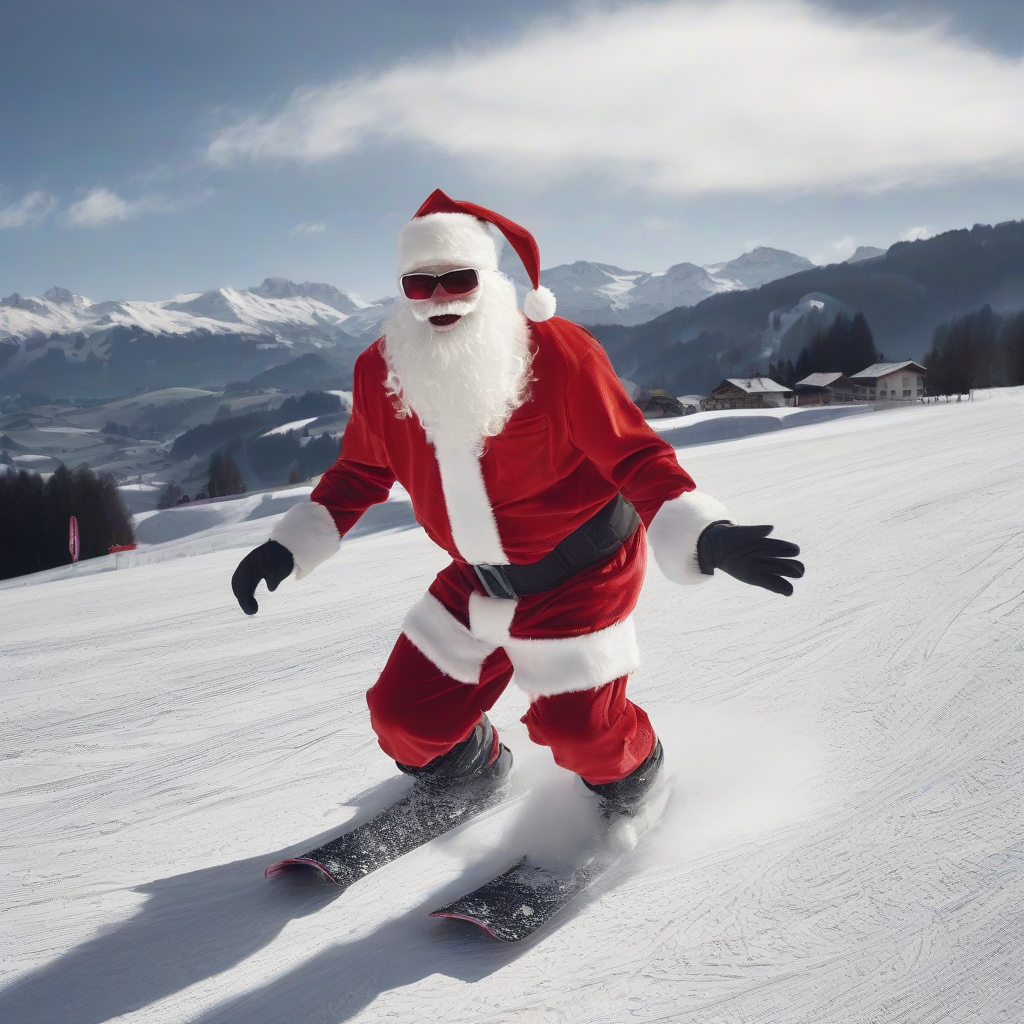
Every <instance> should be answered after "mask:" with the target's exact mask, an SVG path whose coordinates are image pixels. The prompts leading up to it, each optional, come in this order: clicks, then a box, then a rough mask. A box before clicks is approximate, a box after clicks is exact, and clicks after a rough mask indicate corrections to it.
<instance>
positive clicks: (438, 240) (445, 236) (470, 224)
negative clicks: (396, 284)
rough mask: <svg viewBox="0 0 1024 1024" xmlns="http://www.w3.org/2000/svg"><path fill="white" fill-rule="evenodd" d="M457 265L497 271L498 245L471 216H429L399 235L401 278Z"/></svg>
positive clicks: (480, 221) (414, 219)
mask: <svg viewBox="0 0 1024 1024" xmlns="http://www.w3.org/2000/svg"><path fill="white" fill-rule="evenodd" d="M443 264H454V265H455V266H457V267H472V268H474V269H475V270H497V269H498V246H497V243H496V242H495V239H494V235H493V234H491V229H490V228H489V227H488V226H487V224H486V223H485V222H484V221H482V220H480V219H479V218H478V217H473V216H471V215H470V214H468V213H428V214H427V215H426V216H425V217H414V218H413V219H412V220H410V221H409V222H408V223H406V224H403V225H402V230H401V231H399V232H398V275H399V277H401V276H402V275H403V274H409V273H412V271H414V270H422V269H423V268H425V267H434V266H439V265H443Z"/></svg>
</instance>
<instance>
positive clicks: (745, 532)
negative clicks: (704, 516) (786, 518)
mask: <svg viewBox="0 0 1024 1024" xmlns="http://www.w3.org/2000/svg"><path fill="white" fill-rule="evenodd" d="M774 529H775V527H774V526H734V525H733V524H732V523H712V524H711V525H710V526H708V527H705V529H704V532H703V533H701V535H700V537H699V538H698V539H697V563H698V565H700V571H701V572H702V573H704V574H706V575H708V576H711V575H713V574H714V571H715V570H716V569H721V570H722V571H723V572H727V573H728V574H729V575H730V576H735V577H736V579H738V580H741V581H742V582H743V583H750V584H752V585H753V586H755V587H764V588H765V590H771V591H774V592H775V593H776V594H784V595H785V596H786V597H789V596H790V594H792V593H793V584H792V583H790V582H789V580H787V579H783V577H784V576H789V577H791V578H792V579H799V578H800V577H801V576H803V574H804V563H803V562H798V561H797V560H796V559H795V558H793V557H792V556H793V555H799V554H800V548H799V547H797V545H796V544H791V543H790V542H789V541H788V540H776V539H775V538H774V537H769V536H768V534H769V533H771V532H772V530H774Z"/></svg>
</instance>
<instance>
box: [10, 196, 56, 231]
mask: <svg viewBox="0 0 1024 1024" xmlns="http://www.w3.org/2000/svg"><path fill="white" fill-rule="evenodd" d="M56 206H57V200H56V199H54V198H53V196H51V195H50V194H49V193H48V192H40V191H36V192H29V193H28V195H25V196H23V197H22V198H21V199H19V200H18V201H17V202H16V203H11V204H10V205H9V206H4V207H0V229H3V228H23V227H35V226H36V225H37V224H39V223H41V222H42V221H43V220H44V219H45V218H46V217H48V216H49V215H50V214H51V213H53V211H54V209H55V208H56Z"/></svg>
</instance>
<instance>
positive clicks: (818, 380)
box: [796, 373, 846, 388]
mask: <svg viewBox="0 0 1024 1024" xmlns="http://www.w3.org/2000/svg"><path fill="white" fill-rule="evenodd" d="M845 379H846V378H845V377H844V376H843V374H841V373H811V374H808V375H807V376H806V377H804V379H803V380H798V381H797V382H796V387H801V386H804V387H809V388H827V387H828V386H829V385H830V384H835V383H836V382H837V381H842V380H845Z"/></svg>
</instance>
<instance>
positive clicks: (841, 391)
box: [793, 373, 868, 405]
mask: <svg viewBox="0 0 1024 1024" xmlns="http://www.w3.org/2000/svg"><path fill="white" fill-rule="evenodd" d="M793 389H794V390H795V391H796V404H797V405H838V404H839V403H841V402H864V401H867V399H868V389H867V388H864V387H861V386H860V385H858V384H854V383H853V381H852V380H850V378H849V377H847V376H846V375H845V374H842V373H812V374H810V375H809V376H807V377H804V379H803V380H798V381H797V382H796V384H794V385H793Z"/></svg>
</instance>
